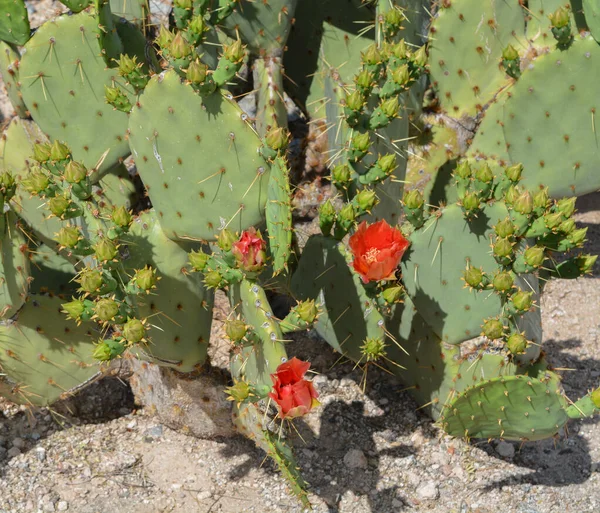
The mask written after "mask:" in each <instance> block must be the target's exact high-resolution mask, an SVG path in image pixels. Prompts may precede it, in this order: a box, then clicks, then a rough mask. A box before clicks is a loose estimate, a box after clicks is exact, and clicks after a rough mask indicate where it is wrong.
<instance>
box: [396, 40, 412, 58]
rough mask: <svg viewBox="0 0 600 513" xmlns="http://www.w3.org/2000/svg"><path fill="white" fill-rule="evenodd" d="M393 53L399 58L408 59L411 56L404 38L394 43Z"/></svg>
mask: <svg viewBox="0 0 600 513" xmlns="http://www.w3.org/2000/svg"><path fill="white" fill-rule="evenodd" d="M392 54H393V55H394V57H397V58H398V59H406V58H408V57H409V56H410V52H409V50H408V47H407V46H406V43H405V42H404V39H401V40H400V41H399V42H398V43H396V44H395V45H394V47H393V48H392Z"/></svg>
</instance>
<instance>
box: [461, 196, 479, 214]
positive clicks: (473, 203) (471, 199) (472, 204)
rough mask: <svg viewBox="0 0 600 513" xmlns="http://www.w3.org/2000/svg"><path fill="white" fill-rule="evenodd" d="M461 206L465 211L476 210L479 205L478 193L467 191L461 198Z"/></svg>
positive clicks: (471, 211)
mask: <svg viewBox="0 0 600 513" xmlns="http://www.w3.org/2000/svg"><path fill="white" fill-rule="evenodd" d="M462 206H463V208H464V209H465V212H467V213H473V212H477V211H478V210H479V206H480V202H479V195H478V194H477V193H476V192H467V193H466V194H465V196H464V198H463V199H462Z"/></svg>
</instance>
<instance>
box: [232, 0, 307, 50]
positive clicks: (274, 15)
mask: <svg viewBox="0 0 600 513" xmlns="http://www.w3.org/2000/svg"><path fill="white" fill-rule="evenodd" d="M297 3H298V0H268V1H266V2H262V1H261V2H252V1H250V0H241V1H239V2H236V6H235V8H234V10H233V12H232V13H231V14H230V15H229V16H228V17H227V19H226V20H225V22H224V28H225V30H226V32H227V33H228V34H229V35H230V36H231V37H233V38H235V37H236V35H237V33H239V34H240V36H241V38H242V39H243V40H244V42H245V43H246V44H248V47H249V49H250V51H251V52H252V53H254V54H256V55H265V54H266V55H271V54H272V52H273V51H274V50H277V49H281V48H283V47H284V46H285V43H286V41H287V38H288V34H289V32H290V28H291V26H292V19H293V18H294V13H295V11H296V4H297Z"/></svg>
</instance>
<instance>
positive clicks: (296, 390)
mask: <svg viewBox="0 0 600 513" xmlns="http://www.w3.org/2000/svg"><path fill="white" fill-rule="evenodd" d="M309 368H310V363H309V362H303V361H302V360H299V359H298V358H296V357H294V358H292V359H291V360H288V361H287V362H285V363H282V364H281V365H280V366H279V367H277V371H276V372H275V373H274V374H271V379H272V380H273V389H272V391H271V392H270V393H269V397H270V398H271V399H273V401H275V402H276V403H277V406H278V407H279V416H280V417H281V418H282V419H283V418H294V417H300V416H302V415H304V414H306V413H308V412H309V411H310V410H311V409H312V408H314V407H315V406H318V405H319V401H317V397H318V396H319V394H318V393H317V391H316V390H315V389H314V387H313V384H312V383H311V382H310V381H307V380H306V379H304V375H305V374H306V371H307V370H308V369H309Z"/></svg>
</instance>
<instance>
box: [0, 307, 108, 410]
mask: <svg viewBox="0 0 600 513" xmlns="http://www.w3.org/2000/svg"><path fill="white" fill-rule="evenodd" d="M62 303H63V301H62V300H60V299H59V298H57V297H47V296H34V297H32V298H31V299H30V300H29V302H28V303H26V304H25V305H24V306H23V308H22V309H21V310H20V311H19V313H18V317H17V320H16V321H15V322H7V323H4V324H3V325H0V374H4V376H2V377H0V380H3V381H4V382H5V383H6V384H8V385H9V386H10V387H11V393H10V394H9V395H8V399H10V400H11V401H14V402H17V403H20V404H27V405H34V406H48V405H49V404H52V403H53V402H54V401H56V400H57V399H59V398H60V397H63V396H66V395H68V394H70V393H72V392H74V391H76V390H78V389H79V388H80V387H82V386H83V385H84V384H85V383H87V382H89V381H90V380H92V378H94V377H95V376H96V375H97V374H98V373H99V368H98V365H97V362H95V361H94V359H93V358H92V351H93V348H94V345H93V343H94V341H95V340H97V339H98V338H99V337H100V333H95V332H92V331H90V329H89V327H88V326H83V325H82V326H77V325H76V324H75V323H73V322H71V321H67V320H66V319H65V316H64V314H63V313H62V311H61V310H62Z"/></svg>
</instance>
